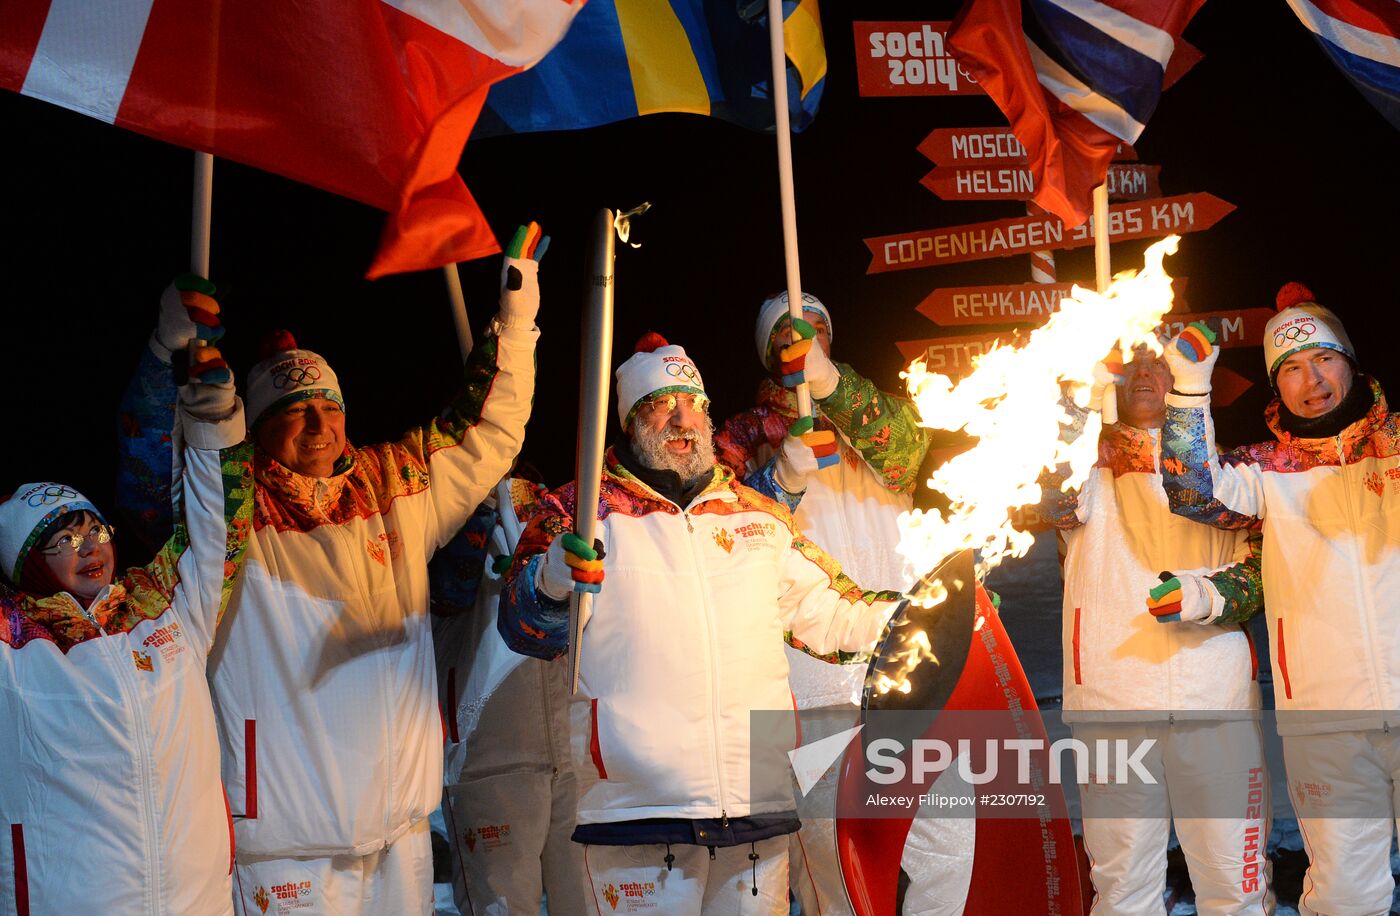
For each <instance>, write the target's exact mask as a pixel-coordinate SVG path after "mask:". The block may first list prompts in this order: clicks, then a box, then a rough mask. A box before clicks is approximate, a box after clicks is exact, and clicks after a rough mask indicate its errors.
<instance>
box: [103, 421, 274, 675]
mask: <svg viewBox="0 0 1400 916" xmlns="http://www.w3.org/2000/svg"><path fill="white" fill-rule="evenodd" d="M181 424H182V427H183V429H184V434H185V437H186V447H185V452H184V461H183V465H184V469H183V472H182V474H181V477H180V486H181V489H182V491H183V494H182V499H181V503H182V505H183V511H182V513H181V515H180V516H179V518H178V521H177V522H176V524H175V527H174V531H173V532H172V533H171V536H170V539H169V540H168V541H166V543H165V546H163V547H162V548H161V549H160V551H159V552H158V553H157V554H156V556H155V559H153V560H152V561H151V562H150V563H149V564H147V565H146V566H145V567H139V568H136V569H132V570H129V571H128V572H127V574H126V576H125V577H124V578H123V585H124V586H125V587H126V590H127V594H128V595H129V601H128V602H127V603H126V604H125V605H124V607H125V608H126V609H128V610H129V611H130V612H132V613H141V614H146V615H148V616H149V615H150V614H151V613H153V612H154V613H158V612H159V611H160V610H163V609H164V608H165V607H166V606H170V607H173V608H174V610H175V611H176V613H177V615H179V617H180V619H181V620H182V621H183V622H184V623H185V625H187V626H188V627H189V628H190V630H191V633H190V636H191V639H192V641H193V643H194V644H195V645H197V646H200V647H201V648H202V649H203V650H204V651H208V649H209V647H210V646H212V645H213V642H214V633H215V631H216V630H217V629H218V626H219V620H220V619H221V618H222V616H223V613H224V611H225V610H226V609H227V607H228V601H229V597H230V596H231V594H232V592H233V586H234V582H235V580H236V579H237V578H238V574H239V572H240V571H241V569H242V567H243V560H244V558H245V556H246V552H247V547H248V539H249V537H250V536H251V535H252V531H253V525H252V518H253V471H252V460H253V447H252V444H251V443H249V442H246V441H244V434H245V430H244V427H243V410H242V406H241V405H240V406H239V409H238V410H237V411H236V413H235V414H234V416H232V417H230V418H228V419H226V420H222V421H219V422H218V423H204V422H200V421H196V420H194V419H193V418H191V417H188V416H185V417H184V418H182V420H181Z"/></svg>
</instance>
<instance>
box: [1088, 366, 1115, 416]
mask: <svg viewBox="0 0 1400 916" xmlns="http://www.w3.org/2000/svg"><path fill="white" fill-rule="evenodd" d="M1121 384H1123V364H1122V363H1120V362H1118V361H1117V360H1116V359H1107V360H1099V361H1098V362H1096V363H1094V383H1093V384H1092V385H1091V386H1090V387H1089V409H1090V410H1096V411H1099V412H1100V413H1102V412H1103V399H1104V394H1105V393H1106V392H1107V391H1108V386H1109V385H1121Z"/></svg>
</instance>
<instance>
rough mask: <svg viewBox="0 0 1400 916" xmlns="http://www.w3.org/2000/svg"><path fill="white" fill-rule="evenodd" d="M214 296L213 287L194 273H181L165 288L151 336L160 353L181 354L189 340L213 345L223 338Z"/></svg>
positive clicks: (217, 306)
mask: <svg viewBox="0 0 1400 916" xmlns="http://www.w3.org/2000/svg"><path fill="white" fill-rule="evenodd" d="M214 293H215V289H214V284H212V283H210V282H209V281H208V280H206V279H204V278H203V277H199V276H196V275H194V274H181V275H180V276H178V277H176V278H175V282H173V283H171V284H170V285H169V286H167V287H166V288H165V292H164V293H162V294H161V297H160V319H159V320H158V321H157V322H156V332H155V335H154V338H155V343H157V344H159V345H160V348H161V350H164V351H165V352H166V354H169V355H173V354H176V353H182V352H184V350H185V348H186V347H188V346H189V345H190V341H192V340H196V339H197V340H204V341H208V342H209V343H213V342H215V341H217V340H218V339H219V338H221V337H223V336H224V328H223V325H222V324H220V323H219V303H217V302H215V301H214V298H213V296H214ZM159 352H160V351H159V350H158V351H157V355H159ZM166 361H167V362H168V361H169V359H168V357H167V360H166Z"/></svg>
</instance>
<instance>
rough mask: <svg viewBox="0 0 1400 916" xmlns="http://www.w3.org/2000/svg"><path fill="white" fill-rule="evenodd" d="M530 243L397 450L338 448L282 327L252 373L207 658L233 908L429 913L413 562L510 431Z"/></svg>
mask: <svg viewBox="0 0 1400 916" xmlns="http://www.w3.org/2000/svg"><path fill="white" fill-rule="evenodd" d="M532 226H533V224H532ZM539 238H540V237H539V233H538V227H533V231H531V232H524V231H522V232H521V233H519V234H517V236H516V240H515V241H514V242H513V243H512V245H511V248H510V250H509V252H508V254H507V257H506V259H505V264H504V266H503V268H502V284H503V289H502V294H501V307H500V311H499V312H498V313H497V316H496V317H495V319H493V321H492V322H491V326H490V329H489V330H488V333H487V335H486V336H485V339H484V340H482V341H481V342H480V343H479V344H478V346H477V347H476V349H475V350H474V351H473V352H472V355H471V357H470V358H469V360H468V361H467V364H466V367H465V370H464V371H465V380H464V387H463V388H462V390H461V393H460V394H459V395H458V396H457V398H456V399H455V400H454V401H453V402H452V403H451V404H449V405H448V407H447V408H446V409H445V410H444V411H443V412H442V413H441V414H440V415H439V416H438V417H437V418H436V419H434V420H433V421H432V422H430V423H428V424H426V425H424V426H422V427H418V428H415V429H412V430H410V431H409V432H408V433H407V434H406V435H404V436H403V437H402V438H401V439H399V440H398V441H397V442H388V443H383V444H379V445H372V446H369V447H365V448H357V447H355V446H353V445H350V444H349V443H348V441H347V440H346V438H345V414H344V407H345V405H344V400H343V397H342V395H341V390H340V386H339V382H338V380H337V378H336V376H335V373H334V371H333V370H332V369H331V367H330V365H329V364H328V363H327V362H326V360H325V359H323V358H322V357H321V356H319V355H318V354H316V353H314V352H312V351H309V350H303V349H299V348H297V347H296V344H295V342H294V341H293V340H292V339H291V336H290V335H288V334H285V332H284V333H283V336H282V338H281V339H280V340H276V339H274V340H273V341H270V349H271V351H272V352H270V353H268V354H267V357H266V358H265V359H264V360H263V361H262V362H260V363H259V364H258V365H257V366H255V367H254V368H253V370H252V371H251V372H250V373H249V376H248V397H247V416H248V418H249V423H250V427H251V430H252V439H253V441H254V443H255V444H256V450H255V454H254V461H253V473H254V478H255V482H256V491H255V505H254V514H253V533H252V538H251V544H250V546H249V548H248V559H247V565H246V567H245V571H244V575H243V578H242V580H241V581H240V583H239V587H238V589H237V590H236V591H235V593H234V595H233V598H232V601H231V602H230V605H229V609H228V613H227V615H226V617H225V620H224V627H223V631H222V632H221V634H220V637H221V638H220V640H219V641H218V642H217V643H216V644H215V647H214V652H213V654H212V655H211V656H210V660H209V670H210V684H211V687H212V689H213V699H214V710H215V713H216V716H217V719H218V723H219V729H220V736H221V739H222V741H221V744H222V752H223V755H222V756H223V761H222V763H223V777H224V784H225V786H226V787H227V790H228V797H229V803H230V806H231V810H232V813H233V818H234V824H235V828H236V832H237V862H236V865H235V868H234V888H233V891H234V899H235V909H236V911H237V913H238V914H240V916H243V914H254V916H262V914H264V913H267V912H274V913H276V912H282V911H294V912H296V913H298V914H301V913H307V914H335V916H347V914H349V916H354V914H375V916H423V914H428V913H431V912H432V909H433V887H432V849H431V841H430V835H429V828H428V815H429V814H430V813H431V812H432V811H434V810H435V809H436V808H437V807H438V806H439V804H440V802H441V798H442V767H443V756H442V736H443V722H442V718H441V715H440V712H439V709H438V706H437V683H436V674H435V670H434V658H433V644H432V633H431V626H430V623H429V615H428V604H429V601H428V573H427V564H428V560H429V559H430V558H431V557H432V555H433V553H434V552H435V551H436V550H437V549H438V548H439V547H441V546H442V545H443V544H445V543H447V541H448V540H449V539H451V538H452V536H453V535H454V534H456V533H457V531H458V530H459V529H460V528H461V527H462V525H463V523H464V522H465V521H466V520H467V518H468V517H469V516H470V515H471V513H472V511H473V510H474V509H475V508H476V506H477V504H478V503H479V502H480V501H481V500H482V498H483V497H485V496H486V494H487V493H488V492H490V490H491V488H492V487H493V486H494V485H495V484H496V482H497V481H498V480H500V479H501V477H502V476H503V475H504V474H505V473H506V471H507V470H509V468H510V466H511V463H512V461H513V460H514V459H515V456H516V454H517V452H518V451H519V449H520V445H521V442H522V440H523V438H524V429H525V421H526V419H527V417H528V416H529V413H530V399H531V396H532V393H533V389H534V375H535V369H534V349H535V341H536V338H537V337H538V336H539V331H538V330H537V329H536V327H535V314H536V312H537V310H538V308H539V287H538V282H537V269H538V263H537V262H536V261H535V260H533V259H532V255H533V253H534V252H535V250H536V249H535V244H537V243H538V242H539ZM154 393H155V392H152V394H154ZM133 415H134V416H137V415H147V413H146V412H138V413H136V414H133Z"/></svg>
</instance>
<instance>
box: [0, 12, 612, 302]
mask: <svg viewBox="0 0 1400 916" xmlns="http://www.w3.org/2000/svg"><path fill="white" fill-rule="evenodd" d="M584 2H585V0H303V2H297V3H289V2H281V0H237V2H220V0H123V2H121V3H91V2H89V0H9V2H7V3H6V4H5V6H6V13H5V17H6V19H7V21H9V22H12V23H13V24H14V28H7V29H5V30H4V32H3V33H0V87H4V88H6V89H11V90H13V91H15V92H20V93H23V94H24V95H29V96H33V97H35V98H39V99H43V100H45V101H48V102H52V103H54V104H56V105H61V106H63V107H65V108H71V109H73V110H74V111H78V112H81V113H83V114H87V115H90V116H92V117H95V118H98V119H100V120H103V121H107V122H108V123H114V124H116V125H117V126H119V127H125V128H127V129H129V130H134V131H137V132H138V133H142V134H147V135H149V136H152V137H156V138H158V139H161V140H165V141H168V142H170V143H176V144H179V145H180V146H187V147H190V148H192V149H197V150H203V151H205V152H210V153H213V154H215V155H217V156H223V157H226V158H228V159H234V160H237V161H239V162H243V163H247V164H248V165H253V166H257V167H258V168H262V169H266V170H267V171H270V172H275V173H277V174H279V175H285V176H287V177H288V178H292V179H295V180H297V181H301V182H305V183H306V184H310V185H314V186H315V187H318V188H322V189H325V190H327V191H332V192H334V193H336V194H343V195H344V196H346V197H350V198H353V199H355V200H358V201H362V202H364V203H367V204H370V205H371V206H375V207H378V208H379V209H381V210H385V211H388V213H389V219H388V221H387V223H386V225H385V228H384V235H383V238H382V239H381V242H380V248H379V252H378V254H377V255H376V257H375V261H374V264H373V265H372V266H371V267H370V270H369V276H370V277H378V276H382V275H384V274H388V273H398V272H402V271H408V270H422V269H425V268H431V267H438V266H441V265H443V264H449V263H452V262H454V261H462V260H469V259H471V258H478V257H483V256H485V255H489V254H494V253H495V252H497V251H499V250H500V246H499V245H497V244H496V240H495V238H494V237H493V236H492V234H491V230H490V229H489V227H488V226H487V225H486V221H485V219H484V217H483V216H482V214H481V211H480V209H479V208H478V207H477V205H476V202H475V201H474V200H473V199H472V196H471V193H470V192H469V191H468V190H467V187H466V185H465V184H463V183H462V180H461V178H460V177H459V176H458V174H457V162H458V160H459V159H460V157H461V153H462V147H463V145H464V144H465V143H466V139H467V135H468V134H469V133H470V132H471V129H472V126H473V125H474V124H475V123H476V117H477V114H478V112H480V110H481V104H482V102H483V101H484V99H485V97H486V92H487V90H488V88H489V87H490V86H491V84H492V83H495V82H497V81H498V80H501V79H503V78H505V77H507V76H511V75H512V74H515V73H518V72H520V71H521V70H524V69H526V68H528V67H530V66H531V65H533V64H534V63H535V62H536V61H538V60H539V59H540V58H542V57H543V56H544V55H545V54H546V53H548V51H549V50H550V48H552V47H553V46H554V45H555V44H556V43H557V42H558V41H559V39H561V38H562V37H563V36H564V33H565V31H566V30H567V29H568V27H569V23H570V22H571V21H572V19H573V16H574V14H575V13H576V12H577V11H578V9H580V8H581V7H582V6H583V3H584Z"/></svg>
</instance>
